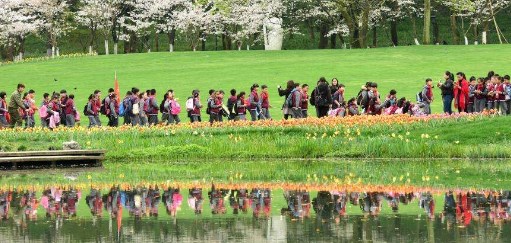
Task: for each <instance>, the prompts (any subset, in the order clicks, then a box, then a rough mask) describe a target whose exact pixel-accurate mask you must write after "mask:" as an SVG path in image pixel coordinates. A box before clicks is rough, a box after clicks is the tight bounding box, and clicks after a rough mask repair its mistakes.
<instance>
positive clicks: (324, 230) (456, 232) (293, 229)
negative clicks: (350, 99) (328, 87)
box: [0, 185, 511, 242]
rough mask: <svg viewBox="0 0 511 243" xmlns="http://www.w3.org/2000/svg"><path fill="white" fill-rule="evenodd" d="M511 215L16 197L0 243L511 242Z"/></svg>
mask: <svg viewBox="0 0 511 243" xmlns="http://www.w3.org/2000/svg"><path fill="white" fill-rule="evenodd" d="M34 188H35V187H34ZM510 206H511V193H510V191H505V190H504V191H490V190H478V191H459V190H454V191H448V190H443V191H442V190H435V191H428V190H423V191H409V192H399V191H364V190H360V191H358V192H347V191H336V190H335V189H332V188H326V187H325V188H321V189H320V190H319V191H308V189H307V188H306V187H304V188H303V189H299V190H283V189H282V188H264V187H263V188H243V185H239V186H238V187H236V188H217V187H216V186H214V185H212V186H210V187H202V188H198V187H194V188H181V189H177V188H165V190H161V189H158V188H156V187H145V186H138V185H133V186H128V187H124V188H120V187H112V188H110V189H90V190H89V189H87V190H77V189H72V188H71V189H70V188H58V187H48V188H44V189H41V190H39V191H36V190H33V189H28V190H27V189H10V190H5V191H0V217H1V220H0V242H204V241H207V242H348V241H349V242H351V241H375V242H396V241H399V242H434V241H436V242H459V241H463V242H481V241H491V242H509V235H511V223H510V220H511V207H510Z"/></svg>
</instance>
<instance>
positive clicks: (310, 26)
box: [307, 19, 316, 43]
mask: <svg viewBox="0 0 511 243" xmlns="http://www.w3.org/2000/svg"><path fill="white" fill-rule="evenodd" d="M307 30H308V31H309V39H310V42H311V43H314V41H315V40H316V36H315V34H314V24H313V23H312V21H311V20H310V19H308V20H307Z"/></svg>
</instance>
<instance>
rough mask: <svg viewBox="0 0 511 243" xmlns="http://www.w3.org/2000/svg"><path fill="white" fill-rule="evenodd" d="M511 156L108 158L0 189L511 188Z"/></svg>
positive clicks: (7, 180) (3, 179) (13, 180)
mask: <svg viewBox="0 0 511 243" xmlns="http://www.w3.org/2000/svg"><path fill="white" fill-rule="evenodd" d="M510 175H511V160H489V161H468V160H456V161H449V160H437V161H430V160H421V161H408V160H400V161H396V160H381V161H370V160H369V161H368V160H363V159H362V160H345V159H325V160H292V159H290V160H231V161H227V160H214V161H200V162H169V161H165V160H159V161H147V160H137V161H133V163H123V162H110V163H106V164H105V168H104V169H103V170H100V171H87V170H84V171H81V172H68V173H63V172H61V171H45V172H43V173H31V172H29V173H21V174H14V173H8V174H4V175H0V185H2V186H1V187H0V189H6V188H13V187H15V188H32V189H34V188H35V189H37V190H39V189H41V190H42V188H44V187H47V186H59V185H60V186H64V185H73V186H76V187H79V188H82V189H88V188H90V187H91V186H94V187H98V188H109V187H110V186H111V185H112V184H120V185H146V186H148V185H159V186H160V188H162V187H166V186H169V185H173V186H179V187H181V188H190V187H193V186H202V187H205V188H209V187H210V185H211V183H215V184H217V185H218V186H219V187H225V188H241V187H244V188H254V187H269V188H277V189H287V190H292V189H307V190H347V191H375V190H376V191H409V192H411V191H421V190H431V191H438V192H439V191H441V190H445V189H496V190H501V189H505V190H508V189H510V188H511V176H510Z"/></svg>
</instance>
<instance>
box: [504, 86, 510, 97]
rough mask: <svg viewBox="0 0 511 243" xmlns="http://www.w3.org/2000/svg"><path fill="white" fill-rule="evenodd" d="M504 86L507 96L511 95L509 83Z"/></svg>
mask: <svg viewBox="0 0 511 243" xmlns="http://www.w3.org/2000/svg"><path fill="white" fill-rule="evenodd" d="M505 87H506V90H505V91H506V94H507V95H508V96H509V97H511V85H506V86H505Z"/></svg>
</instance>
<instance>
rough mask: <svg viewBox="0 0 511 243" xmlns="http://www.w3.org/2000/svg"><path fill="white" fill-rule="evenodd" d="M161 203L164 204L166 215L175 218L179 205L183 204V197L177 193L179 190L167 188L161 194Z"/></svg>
mask: <svg viewBox="0 0 511 243" xmlns="http://www.w3.org/2000/svg"><path fill="white" fill-rule="evenodd" d="M162 201H163V203H165V209H166V210H167V214H168V215H170V216H173V217H176V215H177V211H178V210H179V209H180V207H181V203H182V202H183V196H182V195H181V194H180V193H179V188H170V187H169V188H168V189H167V191H165V192H164V193H163V197H162Z"/></svg>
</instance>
